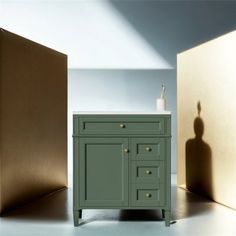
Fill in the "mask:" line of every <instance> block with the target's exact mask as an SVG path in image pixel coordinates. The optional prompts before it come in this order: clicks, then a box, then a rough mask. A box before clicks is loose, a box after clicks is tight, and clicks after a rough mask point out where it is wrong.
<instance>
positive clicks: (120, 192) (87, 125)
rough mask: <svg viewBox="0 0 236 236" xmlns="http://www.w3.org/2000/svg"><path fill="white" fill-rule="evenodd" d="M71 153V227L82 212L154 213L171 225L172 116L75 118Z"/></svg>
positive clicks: (79, 116) (85, 116)
mask: <svg viewBox="0 0 236 236" xmlns="http://www.w3.org/2000/svg"><path fill="white" fill-rule="evenodd" d="M120 124H124V125H125V127H123V128H122V127H121V126H120ZM157 124H158V125H157ZM125 149H127V150H128V152H124V150H125ZM73 153H74V154H73V156H74V161H73V164H74V166H73V171H74V173H73V179H74V180H73V209H74V225H75V226H77V225H78V224H79V219H78V218H79V217H80V216H82V214H81V213H82V209H156V208H159V209H161V210H162V212H163V213H164V212H165V224H166V226H169V225H170V220H171V217H170V216H171V175H170V170H171V116H170V115H74V116H73ZM146 171H150V173H149V172H148V173H149V174H147V172H146ZM147 194H150V195H148V196H147Z"/></svg>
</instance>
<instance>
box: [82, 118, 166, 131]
mask: <svg viewBox="0 0 236 236" xmlns="http://www.w3.org/2000/svg"><path fill="white" fill-rule="evenodd" d="M79 133H80V134H149V135H151V134H158V135H162V134H165V119H164V118H163V117H154V118H150V117H146V118H142V117H123V118H122V117H117V116H116V117H80V119H79Z"/></svg>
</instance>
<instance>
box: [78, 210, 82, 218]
mask: <svg viewBox="0 0 236 236" xmlns="http://www.w3.org/2000/svg"><path fill="white" fill-rule="evenodd" d="M79 219H82V209H80V210H79Z"/></svg>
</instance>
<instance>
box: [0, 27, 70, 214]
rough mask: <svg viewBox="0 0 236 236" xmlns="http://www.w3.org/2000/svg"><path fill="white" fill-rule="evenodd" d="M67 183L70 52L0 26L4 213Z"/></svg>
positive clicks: (0, 194) (0, 193)
mask: <svg viewBox="0 0 236 236" xmlns="http://www.w3.org/2000/svg"><path fill="white" fill-rule="evenodd" d="M66 185H67V57H66V55H64V54H62V53H59V52H56V51H54V50H52V49H49V48H47V47H44V46H42V45H39V44H37V43H34V42H32V41H30V40H27V39H25V38H22V37H20V36H18V35H15V34H13V33H10V32H8V31H6V30H3V29H0V213H1V212H4V211H6V210H8V209H11V208H13V207H15V206H18V205H20V204H24V203H26V202H28V201H31V200H32V199H33V198H37V197H39V196H42V195H44V194H48V193H50V192H52V191H55V190H57V189H60V188H63V187H64V186H66Z"/></svg>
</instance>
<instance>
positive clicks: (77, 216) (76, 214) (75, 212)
mask: <svg viewBox="0 0 236 236" xmlns="http://www.w3.org/2000/svg"><path fill="white" fill-rule="evenodd" d="M73 214H74V226H79V211H78V210H74V211H73Z"/></svg>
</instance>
